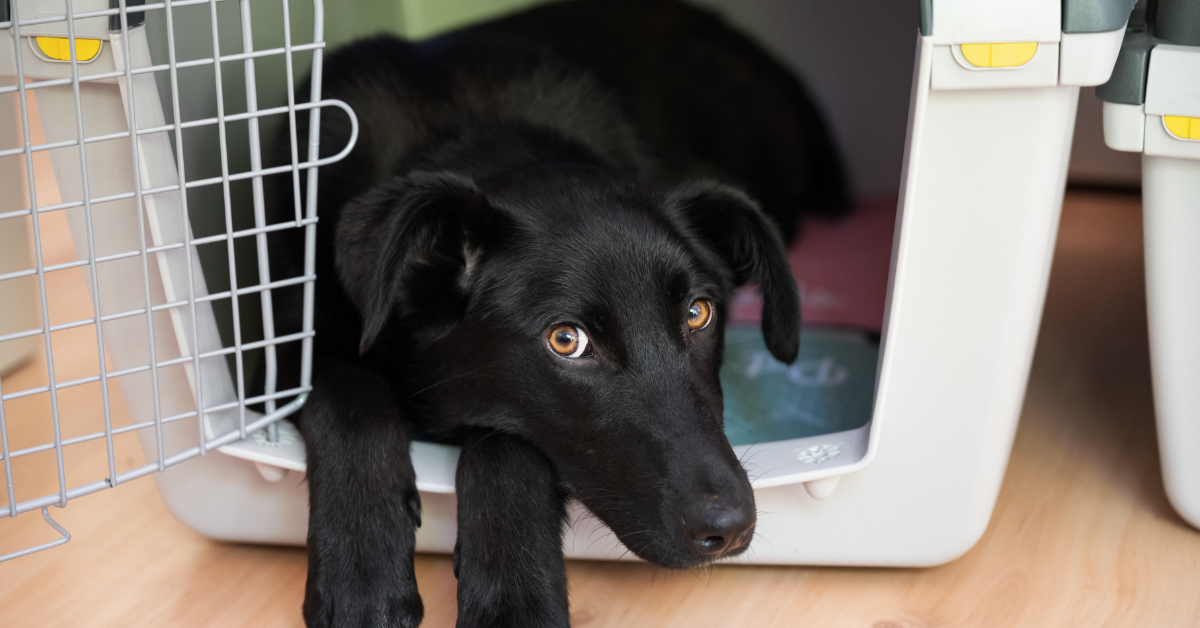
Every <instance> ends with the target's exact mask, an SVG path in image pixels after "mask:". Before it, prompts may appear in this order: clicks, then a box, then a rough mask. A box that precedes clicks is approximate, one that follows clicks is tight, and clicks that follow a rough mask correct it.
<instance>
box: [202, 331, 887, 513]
mask: <svg viewBox="0 0 1200 628" xmlns="http://www.w3.org/2000/svg"><path fill="white" fill-rule="evenodd" d="M877 354H878V345H877V344H876V343H874V342H873V341H871V340H870V339H869V338H868V337H867V336H866V335H865V334H863V333H860V332H856V331H847V330H834V329H821V328H817V329H806V330H805V331H804V332H803V334H802V341H801V351H800V356H799V358H798V359H797V360H796V362H795V363H794V364H792V365H786V364H783V363H781V362H779V361H777V360H775V359H774V358H773V357H771V355H770V353H769V352H768V351H767V349H766V345H765V344H764V343H763V341H762V335H761V333H760V332H759V331H758V330H757V328H755V327H750V326H742V325H731V326H730V327H729V329H728V330H727V332H726V353H725V364H724V366H723V367H722V371H721V383H722V387H723V388H724V390H725V392H726V408H725V424H726V429H725V432H726V435H727V436H728V437H729V440H730V443H731V444H732V445H733V449H734V454H735V455H737V456H738V458H739V459H740V460H742V461H743V465H744V466H745V467H746V472H747V473H748V474H749V475H750V479H751V485H752V486H754V487H755V488H767V487H772V486H781V485H784V484H796V483H805V485H806V487H807V488H809V489H810V490H809V492H810V493H811V494H813V496H814V497H827V496H828V495H829V494H830V493H831V492H832V488H833V487H835V486H836V477H837V476H839V475H841V474H842V473H845V472H846V470H845V467H847V466H850V465H854V464H856V463H858V462H860V461H862V460H863V458H864V457H865V456H866V453H867V447H868V444H869V443H868V441H869V434H870V419H871V407H872V403H873V397H874V385H875V370H876V356H877ZM276 426H277V427H276V429H277V433H278V438H277V440H275V441H271V440H269V439H268V438H267V436H266V430H259V431H257V432H255V433H253V434H251V435H250V436H248V437H247V438H244V439H242V440H239V441H237V442H234V443H231V444H229V445H225V446H223V447H221V448H220V450H219V451H220V452H221V453H223V454H226V455H229V456H233V457H235V458H241V459H243V460H249V461H251V462H254V463H255V465H256V467H257V468H258V471H259V473H260V474H262V476H263V478H265V479H267V480H268V481H278V480H282V479H283V478H284V477H286V475H287V473H286V472H287V471H299V472H304V471H305V470H306V468H307V465H306V462H305V449H304V440H303V438H302V437H301V435H300V431H299V430H298V429H297V428H296V426H295V425H294V424H293V423H291V422H290V421H278V422H277V423H276ZM206 427H207V428H208V430H207V431H208V433H209V435H210V438H211V435H212V434H214V433H218V432H217V431H216V430H214V429H213V425H211V424H208V425H206ZM225 429H226V430H228V429H231V426H229V427H226V428H225ZM458 452H459V448H458V447H456V446H453V445H444V444H439V443H430V442H425V441H416V442H414V443H413V446H412V452H411V453H412V460H413V467H414V469H415V471H416V474H417V489H418V490H420V491H423V492H427V493H445V494H450V493H453V492H454V472H455V469H456V468H457V466H458ZM831 478H834V479H833V480H832V481H831V480H830V479H831ZM814 482H819V484H812V485H811V486H809V483H814Z"/></svg>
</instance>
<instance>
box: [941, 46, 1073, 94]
mask: <svg viewBox="0 0 1200 628" xmlns="http://www.w3.org/2000/svg"><path fill="white" fill-rule="evenodd" d="M932 50H933V52H932V55H933V68H932V84H931V86H932V88H933V89H997V88H1003V89H1012V88H1020V87H1052V86H1054V85H1057V84H1058V44H1056V43H1053V44H1046V43H1043V44H1038V50H1037V52H1036V53H1035V54H1034V55H1033V58H1032V59H1030V60H1029V62H1028V63H1026V64H1025V65H1022V66H1019V67H1012V68H974V67H971V66H970V64H969V63H967V62H966V61H965V60H964V59H963V58H962V52H961V51H960V50H959V49H958V46H957V45H955V46H934V47H933V48H932Z"/></svg>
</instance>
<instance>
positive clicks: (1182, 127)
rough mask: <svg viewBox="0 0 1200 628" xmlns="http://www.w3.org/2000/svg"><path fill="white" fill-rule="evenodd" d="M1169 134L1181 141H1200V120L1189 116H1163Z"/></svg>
mask: <svg viewBox="0 0 1200 628" xmlns="http://www.w3.org/2000/svg"><path fill="white" fill-rule="evenodd" d="M1163 125H1164V126H1166V127H1167V133H1170V134H1171V135H1174V136H1175V137H1177V138H1179V139H1181V140H1200V118H1189V117H1187V116H1163Z"/></svg>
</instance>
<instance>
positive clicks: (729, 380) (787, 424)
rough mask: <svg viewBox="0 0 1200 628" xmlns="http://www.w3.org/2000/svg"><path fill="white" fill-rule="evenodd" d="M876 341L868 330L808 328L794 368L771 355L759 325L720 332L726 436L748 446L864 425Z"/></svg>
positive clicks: (871, 397) (868, 411)
mask: <svg viewBox="0 0 1200 628" xmlns="http://www.w3.org/2000/svg"><path fill="white" fill-rule="evenodd" d="M878 360H879V344H878V343H876V342H875V341H874V340H872V339H871V338H870V337H869V336H867V335H866V334H865V333H861V332H854V331H842V330H826V329H806V330H804V331H802V332H801V333H800V356H799V357H798V358H797V359H796V362H795V363H794V364H792V365H790V366H789V365H787V364H784V363H782V362H780V361H778V360H776V359H775V358H774V356H772V355H771V353H770V352H769V351H767V346H766V344H765V343H764V342H763V337H762V332H761V331H759V329H758V328H757V327H751V326H741V325H730V326H729V328H728V329H726V331H725V363H724V364H723V365H722V367H721V387H722V388H723V389H724V392H725V435H726V436H728V437H729V443H730V444H731V445H734V446H735V447H736V446H738V445H751V444H754V443H766V442H772V441H781V440H791V439H795V438H805V437H808V436H819V435H821V434H831V433H834V432H843V431H846V430H852V429H855V428H859V427H862V426H863V425H866V424H867V422H868V421H870V420H871V411H872V408H873V407H874V402H875V371H876V364H877V363H878Z"/></svg>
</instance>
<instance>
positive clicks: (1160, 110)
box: [1146, 44, 1200, 117]
mask: <svg viewBox="0 0 1200 628" xmlns="http://www.w3.org/2000/svg"><path fill="white" fill-rule="evenodd" d="M1146 114H1147V115H1159V116H1162V115H1169V116H1191V117H1200V48H1198V47H1193V46H1169V45H1166V44H1163V45H1159V46H1155V47H1154V50H1151V51H1150V72H1149V74H1148V75H1147V77H1146Z"/></svg>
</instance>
